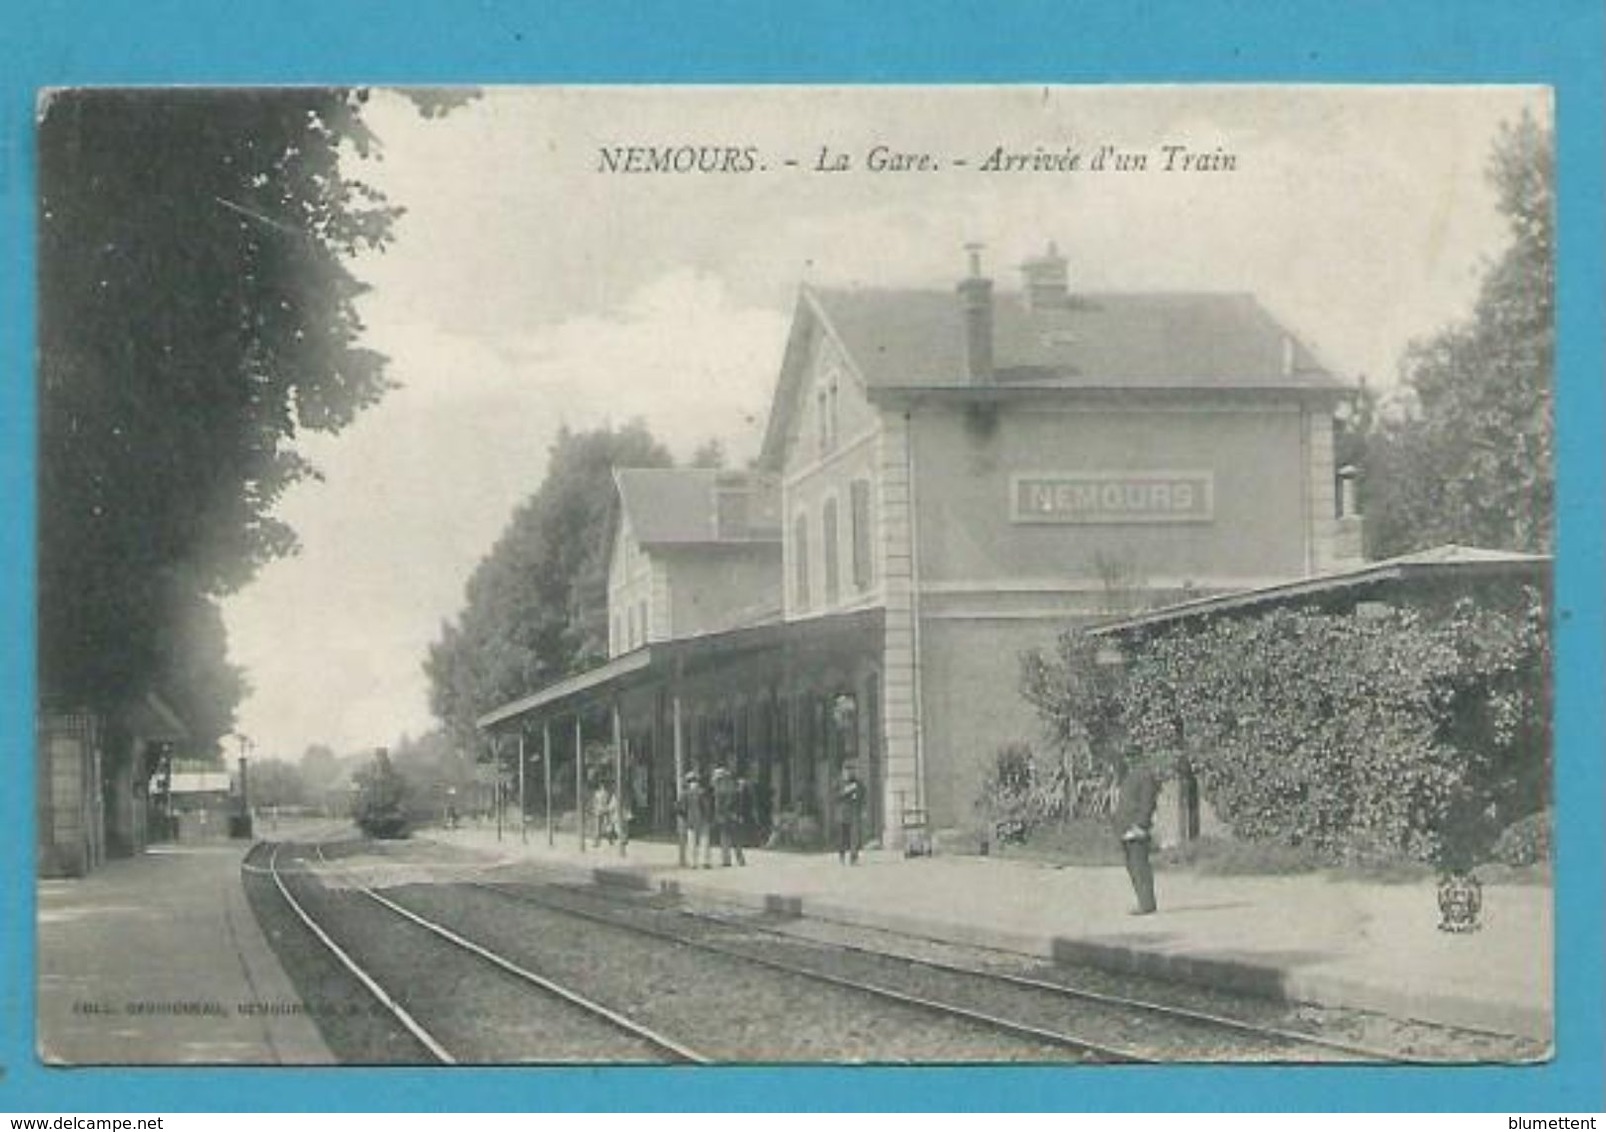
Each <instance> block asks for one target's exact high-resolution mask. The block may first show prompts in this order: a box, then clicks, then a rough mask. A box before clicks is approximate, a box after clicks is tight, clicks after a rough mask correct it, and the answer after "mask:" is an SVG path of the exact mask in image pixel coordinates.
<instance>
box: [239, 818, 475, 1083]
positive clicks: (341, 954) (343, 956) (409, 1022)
mask: <svg viewBox="0 0 1606 1132" xmlns="http://www.w3.org/2000/svg"><path fill="white" fill-rule="evenodd" d="M283 845H284V843H283V842H276V843H274V846H273V849H272V851H271V852H270V853H269V854H268V867H267V869H266V872H267V874H268V875H269V876H271V877H272V878H273V883H274V884H275V885H276V886H277V887H278V889H279V895H280V896H282V897H284V900H285V903H286V904H288V905H289V906H290V910H291V911H292V912H294V913H295V914H296V916H297V917H299V918H300V920H301V922H302V923H303V924H305V925H306V927H307V930H308V931H310V932H312V934H313V936H314V937H315V938H316V939H317V940H318V942H319V943H321V944H323V945H324V947H326V948H327V949H328V950H329V953H330V954H331V955H333V956H334V957H335V958H336V959H338V960H339V961H340V963H341V964H342V965H343V966H344V967H345V968H346V970H348V971H350V972H351V973H352V975H353V976H355V977H356V979H357V981H358V982H359V983H361V984H362V985H363V987H364V988H365V989H366V990H367V991H368V993H369V994H371V995H373V996H374V998H376V999H377V1000H378V1001H379V1003H380V1005H381V1006H383V1007H384V1008H385V1009H386V1010H388V1011H390V1013H391V1014H392V1016H394V1017H395V1019H396V1020H397V1021H398V1022H400V1023H401V1024H402V1026H403V1027H405V1028H406V1030H407V1032H408V1033H410V1034H412V1035H413V1037H415V1038H417V1039H418V1040H419V1041H420V1042H421V1043H422V1044H423V1046H424V1048H425V1049H427V1050H429V1052H430V1055H431V1056H432V1057H434V1058H435V1060H437V1061H439V1062H440V1063H441V1064H442V1065H456V1064H457V1059H456V1058H455V1057H453V1056H452V1055H451V1053H450V1052H448V1051H447V1049H446V1047H445V1046H443V1045H441V1043H440V1042H438V1041H437V1040H436V1039H435V1037H434V1035H433V1034H431V1033H430V1032H429V1031H428V1030H427V1029H425V1028H424V1026H423V1025H422V1024H421V1023H420V1022H419V1021H418V1019H416V1018H414V1017H413V1016H412V1015H411V1014H409V1013H408V1012H407V1010H406V1008H405V1007H403V1006H402V1005H401V1003H399V1002H397V1001H396V1000H395V999H393V998H392V997H391V996H390V995H389V994H388V993H387V992H386V991H385V988H384V987H382V986H380V985H379V983H378V982H377V981H376V980H375V979H374V978H373V976H371V975H370V974H368V972H367V971H364V970H363V969H362V967H361V966H360V965H359V964H358V963H357V961H356V960H355V959H353V958H352V957H351V956H350V955H348V954H347V953H346V952H345V950H344V949H343V948H341V946H340V945H339V944H338V943H336V942H335V941H334V939H332V938H331V937H330V935H329V933H328V932H326V931H324V930H323V929H322V928H321V927H319V926H318V924H317V922H316V921H314V920H313V918H312V916H311V915H310V914H309V913H308V912H307V910H306V909H305V908H303V907H302V906H301V902H300V901H299V900H297V899H296V898H295V897H294V896H292V895H291V894H290V889H289V887H288V886H287V885H286V884H285V883H284V878H283V877H281V876H280V875H279V850H280V849H281V848H283Z"/></svg>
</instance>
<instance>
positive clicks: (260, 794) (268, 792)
mask: <svg viewBox="0 0 1606 1132" xmlns="http://www.w3.org/2000/svg"><path fill="white" fill-rule="evenodd" d="M249 782H250V785H249V788H250V791H251V804H252V805H253V806H256V807H258V808H260V807H263V806H299V805H301V804H303V803H304V802H306V800H307V788H306V783H305V782H304V781H303V780H302V777H301V770H300V768H299V767H297V766H296V764H294V763H287V762H285V761H284V760H283V759H256V760H254V761H253V762H252V763H251V767H250V780H249Z"/></svg>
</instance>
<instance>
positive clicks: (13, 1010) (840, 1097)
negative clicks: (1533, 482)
mask: <svg viewBox="0 0 1606 1132" xmlns="http://www.w3.org/2000/svg"><path fill="white" fill-rule="evenodd" d="M1603 36H1606V26H1603V15H1602V6H1601V4H1600V3H1599V0H1548V2H1535V0H1455V2H1452V0H1389V2H1388V3H1386V4H1385V3H1382V2H1375V3H1360V2H1352V3H1339V2H1331V0H1330V2H1326V3H1322V2H1318V0H1297V2H1296V0H1265V2H1263V3H1250V2H1247V0H1237V2H1235V0H1141V2H1139V0H1131V2H1117V0H1103V2H1102V3H1098V4H1091V3H1081V2H1072V0H1056V2H1052V3H1035V4H1027V3H1004V2H1001V0H984V2H977V3H950V4H944V5H930V4H924V5H917V4H913V3H899V4H892V3H887V4H880V5H871V4H867V3H865V2H864V0H826V2H819V0H791V2H789V3H774V4H769V5H759V4H753V3H739V2H735V0H727V2H720V3H712V2H704V3H691V2H688V0H679V2H673V0H670V2H656V3H641V2H634V3H633V2H628V0H603V2H571V3H562V4H536V3H533V2H529V0H524V2H514V0H485V2H482V3H473V4H467V3H461V2H456V3H454V2H449V0H440V2H438V3H425V2H422V0H364V2H340V0H276V2H271V3H269V2H260V3H256V4H247V3H233V4H195V3H182V2H180V0H144V2H139V3H135V2H132V0H128V2H119V3H104V2H103V3H83V4H72V3H68V2H66V0H32V2H28V0H24V2H22V3H19V4H16V5H13V6H11V7H9V8H8V9H7V12H6V14H5V15H3V16H0V76H4V77H3V78H0V84H3V91H4V102H3V109H0V208H3V220H0V224H3V227H0V233H3V238H0V248H4V249H5V255H4V261H5V263H6V265H7V267H8V270H7V271H6V272H5V273H4V275H3V276H0V300H3V305H0V312H3V313H0V358H3V362H4V365H3V368H0V373H4V375H5V379H4V382H3V384H0V471H3V477H0V482H3V483H4V484H5V485H6V490H5V494H4V496H3V498H0V514H3V517H4V519H5V521H4V522H0V570H3V577H5V578H6V579H8V582H7V583H5V584H4V585H3V586H0V618H3V621H0V687H4V688H5V689H6V691H7V693H8V696H7V700H6V703H5V705H4V707H5V710H4V711H3V712H0V721H3V722H0V729H3V730H0V739H3V749H4V750H5V751H6V752H7V754H8V756H9V758H10V760H11V763H10V765H11V766H12V768H13V770H14V773H13V774H12V775H11V776H10V778H9V783H10V786H9V789H6V790H4V791H0V852H3V854H4V862H3V864H4V869H5V871H4V874H3V875H4V876H5V877H6V878H7V882H6V883H5V884H4V886H3V887H0V913H3V914H4V916H5V923H6V924H7V925H8V928H9V930H10V932H11V933H12V938H11V939H10V941H9V942H10V943H11V944H12V946H11V947H8V948H6V949H5V950H4V954H3V958H0V977H3V980H4V981H3V983H0V1064H3V1067H4V1070H5V1076H4V1078H3V1079H0V1111H27V1110H37V1111H39V1112H40V1113H44V1112H47V1111H48V1112H51V1113H53V1114H54V1113H63V1112H90V1111H97V1110H99V1111H109V1110H114V1111H140V1110H146V1111H161V1110H169V1111H181V1110H188V1111H207V1110H225V1111H226V1110H280V1109H291V1110H310V1111H323V1110H331V1111H350V1110H403V1111H415V1110H420V1109H425V1108H428V1109H435V1110H442V1111H452V1110H465V1111H473V1110H480V1111H488V1110H506V1109H515V1110H516V1109H597V1108H618V1107H622V1108H637V1109H686V1108H690V1109H800V1110H809V1109H826V1108H829V1109H836V1110H864V1109H902V1110H928V1109H929V1110H975V1109H991V1110H1029V1109H1067V1110H1105V1111H1121V1110H1140V1111H1141V1110H1164V1109H1175V1110H1183V1111H1188V1110H1235V1109H1251V1110H1305V1109H1308V1110H1331V1109H1332V1108H1334V1107H1336V1106H1339V1105H1344V1106H1348V1107H1349V1108H1352V1109H1354V1110H1368V1109H1376V1110H1392V1111H1422V1110H1462V1109H1469V1108H1470V1109H1476V1110H1484V1111H1499V1110H1506V1111H1511V1112H1529V1113H1531V1112H1537V1111H1547V1110H1548V1111H1565V1110H1571V1111H1597V1112H1598V1111H1601V1110H1602V1109H1603V1108H1606V1098H1603V1093H1602V1088H1603V1086H1602V1065H1603V1064H1606V1052H1603V1045H1602V1016H1603V1008H1606V994H1603V987H1602V978H1601V965H1602V957H1603V954H1606V946H1603V934H1602V903H1603V894H1606V882H1603V874H1602V861H1603V839H1602V828H1603V826H1606V813H1603V801H1606V782H1603V777H1602V738H1601V736H1602V729H1601V726H1600V704H1601V702H1602V692H1603V691H1606V687H1603V680H1602V665H1601V630H1602V619H1601V588H1602V580H1603V578H1606V574H1603V571H1602V565H1603V563H1602V536H1603V531H1606V523H1603V515H1602V508H1601V498H1602V493H1601V488H1602V477H1601V470H1602V469H1601V461H1602V455H1601V452H1602V443H1601V439H1602V420H1603V418H1602V403H1601V398H1602V384H1603V374H1606V364H1603V358H1602V347H1603V333H1602V328H1603V327H1606V311H1603V295H1606V282H1603V278H1602V259H1601V252H1602V232H1603V223H1602V209H1603V205H1606V188H1603V185H1602V155H1603V153H1606V146H1603V141H1602V106H1603V104H1606V89H1603V85H1602V43H1603ZM326 81H340V82H345V83H350V82H374V83H404V82H411V83H440V82H470V81H472V82H482V83H498V82H500V83H517V82H532V81H540V82H643V81H665V82H699V83H710V82H714V83H722V82H752V81H761V82H890V83H903V82H1056V83H1059V82H1064V83H1074V82H1116V81H1119V82H1156V81H1160V82H1195V81H1217V82H1222V81H1227V82H1285V81H1301V82H1430V83H1466V82H1480V83H1481V82H1489V83H1538V84H1550V85H1553V86H1554V87H1555V88H1556V92H1557V122H1558V146H1559V149H1558V158H1559V170H1560V179H1559V186H1560V192H1559V225H1558V231H1559V233H1560V239H1561V243H1562V255H1561V261H1560V272H1559V286H1560V292H1559V306H1558V309H1559V320H1560V324H1559V329H1560V340H1559V346H1560V350H1559V358H1558V361H1559V382H1558V398H1557V404H1558V414H1557V415H1558V446H1559V459H1560V488H1559V525H1560V540H1559V541H1560V560H1559V563H1558V567H1557V575H1556V585H1557V590H1556V592H1557V604H1558V610H1559V618H1560V620H1559V627H1558V637H1557V653H1556V655H1557V661H1558V667H1557V702H1558V705H1559V709H1560V712H1561V721H1560V728H1559V731H1558V743H1559V753H1560V766H1561V783H1560V789H1559V790H1558V795H1559V799H1560V807H1559V811H1560V812H1559V822H1558V842H1559V849H1558V853H1559V867H1558V875H1559V877H1560V881H1559V884H1558V889H1557V896H1558V899H1557V925H1558V929H1559V937H1560V938H1559V945H1558V963H1557V971H1556V974H1557V983H1558V987H1559V988H1560V991H1559V994H1558V1008H1559V1014H1558V1051H1559V1052H1558V1056H1557V1059H1556V1060H1555V1062H1554V1063H1552V1064H1549V1065H1546V1066H1540V1067H1527V1068H1487V1069H1466V1070H1454V1071H1442V1072H1441V1071H1421V1072H1418V1071H1409V1070H1407V1071H1399V1070H1394V1071H1383V1070H1342V1069H1322V1070H1306V1071H1294V1070H1288V1069H1276V1068H1267V1069H1252V1068H1243V1069H1239V1068H1233V1069H1192V1068H1174V1069H1173V1068H1166V1069H1160V1070H1124V1069H1108V1068H1106V1069H1098V1070H1093V1071H1088V1070H1082V1071H1077V1070H1048V1069H1018V1070H1015V1069H918V1070H852V1069H798V1070H695V1071H684V1070H683V1071H669V1070H663V1071H660V1070H628V1071H627V1070H591V1071H557V1070H546V1071H472V1070H455V1071H449V1072H410V1071H409V1072H380V1071H371V1070H323V1071H299V1070H236V1071H222V1070H218V1071H210V1070H207V1071H203V1070H171V1071H151V1072H130V1071H96V1070H74V1071H54V1072H49V1071H46V1070H44V1069H42V1068H40V1067H39V1066H38V1065H37V1063H36V1062H35V1060H34V1055H33V1015H32V1005H31V1004H32V998H33V992H32V977H33V976H32V972H33V964H32V954H31V952H32V933H31V925H32V923H33V896H32V891H33V889H32V885H31V884H30V883H29V878H31V877H32V875H33V852H32V845H33V828H32V822H33V813H32V798H33V790H32V778H33V776H32V771H31V766H32V750H31V746H32V737H31V731H30V721H31V719H32V716H33V675H32V670H33V641H32V623H33V610H32V587H31V582H30V579H31V576H32V562H33V556H32V531H33V524H34V503H33V498H32V490H31V484H32V478H33V451H32V449H33V427H32V420H33V408H34V393H33V383H32V380H31V374H32V372H33V366H32V335H33V329H32V328H33V297H32V290H33V287H32V280H33V235H32V208H33V175H34V169H33V159H32V108H33V100H34V92H35V90H36V89H37V88H38V87H41V86H48V85H72V84H85V83H101V84H144V83H164V84H165V83H186V84H205V83H233V84H264V83H295V82H303V83H317V82H326Z"/></svg>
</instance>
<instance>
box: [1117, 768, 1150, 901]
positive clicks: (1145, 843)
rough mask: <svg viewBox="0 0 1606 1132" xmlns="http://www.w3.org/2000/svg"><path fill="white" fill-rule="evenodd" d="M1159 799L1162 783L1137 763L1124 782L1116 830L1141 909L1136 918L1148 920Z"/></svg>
mask: <svg viewBox="0 0 1606 1132" xmlns="http://www.w3.org/2000/svg"><path fill="white" fill-rule="evenodd" d="M1159 797H1160V782H1159V779H1158V778H1156V777H1155V774H1154V771H1153V770H1151V769H1150V768H1149V767H1148V766H1146V765H1145V764H1143V763H1141V762H1139V763H1134V764H1133V765H1132V766H1131V767H1129V768H1128V769H1127V772H1126V776H1125V777H1124V778H1122V779H1121V794H1120V798H1119V800H1118V801H1117V802H1116V804H1115V830H1116V833H1117V834H1118V835H1119V836H1120V838H1121V851H1122V852H1123V853H1124V854H1125V855H1126V873H1127V876H1129V877H1131V878H1132V891H1133V892H1135V893H1136V894H1137V898H1138V906H1137V907H1136V908H1134V909H1133V910H1132V914H1133V915H1134V916H1147V915H1149V914H1150V913H1152V912H1153V911H1154V910H1155V908H1156V905H1155V901H1154V869H1153V868H1152V867H1151V866H1150V864H1149V848H1150V846H1151V844H1152V842H1153V841H1154V807H1155V804H1156V803H1157V802H1158V801H1159Z"/></svg>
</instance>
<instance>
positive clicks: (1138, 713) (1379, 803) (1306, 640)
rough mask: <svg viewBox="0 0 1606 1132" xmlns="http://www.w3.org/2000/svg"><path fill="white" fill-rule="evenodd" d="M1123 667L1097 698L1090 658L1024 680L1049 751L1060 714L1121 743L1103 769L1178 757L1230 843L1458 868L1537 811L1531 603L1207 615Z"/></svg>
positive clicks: (1070, 648) (1084, 650)
mask: <svg viewBox="0 0 1606 1132" xmlns="http://www.w3.org/2000/svg"><path fill="white" fill-rule="evenodd" d="M1075 636H1077V635H1076V634H1072V637H1075ZM1127 653H1128V655H1127V663H1126V665H1125V667H1124V668H1123V669H1122V670H1121V672H1120V675H1119V677H1118V678H1116V679H1114V680H1104V681H1102V682H1099V683H1097V684H1095V683H1094V681H1095V680H1097V679H1098V673H1099V672H1105V671H1107V670H1106V669H1105V668H1103V667H1102V666H1095V665H1094V662H1093V660H1092V650H1091V647H1090V645H1089V644H1086V643H1080V644H1077V643H1072V644H1065V645H1062V646H1061V648H1060V650H1059V652H1058V655H1057V656H1056V657H1055V658H1053V659H1043V658H1037V659H1036V660H1035V661H1034V662H1032V664H1031V665H1029V667H1028V673H1029V674H1031V675H1033V676H1034V678H1035V683H1034V682H1033V681H1030V680H1029V682H1028V685H1027V694H1028V696H1029V697H1031V698H1033V700H1034V702H1036V703H1037V705H1038V708H1039V710H1040V711H1041V712H1042V713H1043V716H1044V719H1045V721H1046V723H1047V724H1048V726H1049V728H1050V730H1051V732H1052V733H1053V734H1054V735H1056V736H1058V737H1061V738H1062V739H1063V737H1066V736H1071V737H1074V736H1077V735H1080V734H1084V733H1086V732H1087V731H1088V730H1089V726H1088V724H1087V723H1086V722H1084V721H1083V720H1082V719H1080V718H1069V717H1070V716H1071V714H1072V713H1077V712H1089V713H1090V716H1089V718H1091V719H1095V720H1098V719H1102V720H1105V721H1107V722H1106V723H1104V724H1102V725H1100V726H1101V727H1102V728H1103V729H1106V730H1108V731H1109V732H1110V733H1111V734H1118V735H1121V736H1122V739H1121V740H1120V741H1119V744H1116V745H1112V746H1110V747H1108V748H1106V751H1107V752H1108V755H1110V756H1116V757H1119V758H1121V759H1123V760H1124V759H1129V758H1134V757H1140V758H1147V759H1150V760H1153V761H1154V762H1155V763H1157V764H1159V765H1160V766H1161V767H1162V768H1165V767H1167V766H1168V765H1170V764H1174V763H1175V762H1176V760H1178V759H1181V758H1185V759H1186V760H1187V761H1188V763H1189V765H1190V766H1191V767H1192V769H1193V771H1194V773H1195V774H1196V775H1197V777H1198V780H1199V783H1200V787H1201V789H1202V791H1203V793H1204V796H1205V797H1206V798H1208V799H1209V800H1210V801H1211V803H1212V804H1213V805H1214V806H1215V808H1216V810H1217V812H1218V813H1219V814H1220V816H1221V817H1222V818H1223V820H1225V821H1226V822H1227V823H1228V824H1229V825H1230V826H1231V827H1232V829H1233V831H1234V832H1235V833H1236V834H1237V835H1239V836H1241V837H1244V838H1248V839H1254V840H1265V841H1272V842H1280V843H1282V844H1286V845H1292V846H1301V847H1306V848H1310V849H1313V850H1316V851H1318V852H1319V853H1321V854H1322V855H1324V856H1326V857H1328V858H1330V859H1345V858H1350V859H1353V858H1366V857H1374V856H1384V857H1386V856H1399V855H1404V856H1408V857H1413V858H1417V859H1420V860H1426V861H1433V862H1438V863H1445V862H1461V861H1463V860H1465V859H1466V858H1467V857H1469V856H1472V855H1477V854H1480V853H1487V852H1488V850H1489V847H1490V845H1491V844H1492V843H1493V841H1494V838H1495V837H1496V835H1497V834H1498V833H1499V830H1500V829H1501V827H1502V826H1504V825H1505V824H1507V823H1509V822H1511V821H1513V820H1515V819H1517V818H1520V817H1523V816H1525V815H1527V814H1530V813H1533V812H1534V811H1536V810H1538V809H1539V808H1541V807H1542V806H1543V805H1545V803H1546V801H1547V798H1548V787H1549V782H1550V738H1551V736H1550V723H1549V720H1550V704H1549V698H1548V697H1549V683H1548V679H1549V671H1550V657H1549V638H1548V634H1547V632H1546V622H1545V613H1544V606H1543V603H1542V602H1541V600H1540V598H1539V595H1538V594H1536V593H1534V592H1533V591H1525V592H1524V594H1523V596H1522V599H1521V601H1520V602H1518V603H1517V604H1515V605H1512V606H1509V607H1503V606H1496V605H1493V604H1491V603H1487V602H1485V603H1481V604H1480V603H1478V602H1475V601H1474V600H1472V599H1470V598H1462V599H1459V600H1457V601H1454V602H1453V603H1451V604H1449V605H1443V606H1440V605H1424V606H1422V607H1420V608H1413V607H1403V608H1400V607H1389V608H1386V609H1383V610H1380V611H1379V612H1378V613H1377V614H1376V615H1369V616H1364V617H1363V616H1356V615H1353V614H1329V613H1316V612H1309V611H1301V610H1287V609H1285V610H1277V611H1274V612H1272V613H1269V614H1266V615H1264V616H1259V617H1245V618H1236V619H1234V618H1220V619H1216V620H1213V621H1210V622H1207V623H1205V624H1203V625H1201V626H1197V627H1193V628H1185V629H1177V630H1173V631H1170V632H1164V633H1160V634H1158V635H1156V636H1153V637H1151V638H1149V639H1146V640H1142V641H1138V642H1133V643H1130V644H1129V646H1128V648H1127ZM1090 667H1091V668H1094V671H1092V672H1090V671H1089V669H1090ZM1056 686H1058V687H1061V688H1065V689H1072V691H1068V692H1065V693H1062V694H1049V693H1048V691H1045V690H1051V689H1053V688H1054V687H1056ZM1076 689H1086V690H1087V691H1086V692H1085V693H1084V692H1082V691H1077V690H1076Z"/></svg>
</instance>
